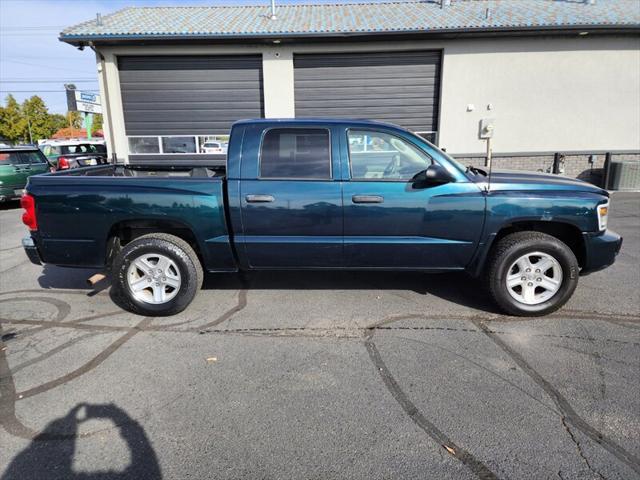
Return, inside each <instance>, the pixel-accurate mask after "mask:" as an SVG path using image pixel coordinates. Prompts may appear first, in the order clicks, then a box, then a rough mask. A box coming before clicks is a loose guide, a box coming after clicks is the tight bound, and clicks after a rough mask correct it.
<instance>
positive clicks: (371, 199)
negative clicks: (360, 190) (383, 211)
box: [351, 195, 384, 203]
mask: <svg viewBox="0 0 640 480" xmlns="http://www.w3.org/2000/svg"><path fill="white" fill-rule="evenodd" d="M351 201H352V202H353V203H383V202H384V197H382V196H380V195H354V196H353V197H351Z"/></svg>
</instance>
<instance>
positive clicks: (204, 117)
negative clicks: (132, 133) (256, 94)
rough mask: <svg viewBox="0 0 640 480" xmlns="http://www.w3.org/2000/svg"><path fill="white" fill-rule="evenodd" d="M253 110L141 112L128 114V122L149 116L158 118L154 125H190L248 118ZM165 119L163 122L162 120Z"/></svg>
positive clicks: (141, 119)
mask: <svg viewBox="0 0 640 480" xmlns="http://www.w3.org/2000/svg"><path fill="white" fill-rule="evenodd" d="M252 113H253V110H249V109H245V110H243V109H241V108H229V109H222V108H221V109H212V110H143V111H135V112H130V113H129V121H130V122H144V121H146V120H147V118H148V116H149V115H150V114H152V115H155V116H157V117H158V120H156V121H155V122H154V123H155V124H156V125H159V124H162V123H168V124H170V123H172V122H176V123H177V122H192V123H198V124H201V123H205V122H208V121H211V120H212V119H216V118H228V117H229V116H231V115H235V116H238V118H239V119H240V118H250V117H249V116H250V115H251V114H252ZM162 119H165V120H162Z"/></svg>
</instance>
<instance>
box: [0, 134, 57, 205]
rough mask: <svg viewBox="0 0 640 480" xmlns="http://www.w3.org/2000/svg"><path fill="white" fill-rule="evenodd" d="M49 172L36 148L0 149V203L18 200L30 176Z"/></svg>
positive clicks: (48, 166)
mask: <svg viewBox="0 0 640 480" xmlns="http://www.w3.org/2000/svg"><path fill="white" fill-rule="evenodd" d="M50 170H51V165H50V164H49V162H48V161H47V158H46V157H45V156H44V155H43V154H42V152H41V151H40V150H38V149H37V148H36V147H0V202H5V201H7V200H15V199H18V198H20V197H21V196H22V194H23V192H24V187H25V186H26V185H27V179H28V178H29V177H30V176H31V175H37V174H38V173H47V172H49V171H50Z"/></svg>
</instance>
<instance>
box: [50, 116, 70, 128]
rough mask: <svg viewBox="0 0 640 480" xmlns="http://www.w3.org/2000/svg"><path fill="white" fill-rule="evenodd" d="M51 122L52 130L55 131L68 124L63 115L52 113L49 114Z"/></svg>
mask: <svg viewBox="0 0 640 480" xmlns="http://www.w3.org/2000/svg"><path fill="white" fill-rule="evenodd" d="M51 124H52V127H53V131H54V132H57V131H58V130H60V129H61V128H66V127H67V126H69V121H68V120H67V117H65V116H64V115H61V114H59V113H54V114H53V115H51Z"/></svg>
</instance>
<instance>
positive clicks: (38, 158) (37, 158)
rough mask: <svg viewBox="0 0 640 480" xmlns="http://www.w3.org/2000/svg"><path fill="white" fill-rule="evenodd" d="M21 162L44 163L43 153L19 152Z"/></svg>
mask: <svg viewBox="0 0 640 480" xmlns="http://www.w3.org/2000/svg"><path fill="white" fill-rule="evenodd" d="M20 155H22V163H37V164H40V163H46V162H47V161H46V159H45V157H44V155H42V153H40V152H20Z"/></svg>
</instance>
